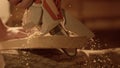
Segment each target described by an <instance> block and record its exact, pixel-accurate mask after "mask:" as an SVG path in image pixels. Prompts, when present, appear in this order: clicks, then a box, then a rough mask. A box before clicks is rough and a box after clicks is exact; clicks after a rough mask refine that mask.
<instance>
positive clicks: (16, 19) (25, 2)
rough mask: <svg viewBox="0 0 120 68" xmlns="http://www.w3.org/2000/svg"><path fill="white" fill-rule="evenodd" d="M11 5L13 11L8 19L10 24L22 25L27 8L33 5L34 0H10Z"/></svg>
mask: <svg viewBox="0 0 120 68" xmlns="http://www.w3.org/2000/svg"><path fill="white" fill-rule="evenodd" d="M9 1H10V4H11V6H12V7H13V9H12V11H11V16H10V18H9V20H8V21H7V23H6V24H7V25H8V26H16V24H17V25H18V26H20V25H21V22H22V18H23V15H24V12H25V10H26V9H27V8H29V7H30V6H31V4H32V3H33V0H22V1H21V0H9Z"/></svg>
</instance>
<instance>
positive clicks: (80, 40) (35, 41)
mask: <svg viewBox="0 0 120 68" xmlns="http://www.w3.org/2000/svg"><path fill="white" fill-rule="evenodd" d="M87 41H88V39H87V38H85V37H65V36H52V37H49V36H46V37H37V38H32V39H29V40H28V39H27V38H23V39H15V40H8V41H4V42H1V43H0V49H1V50H3V49H32V48H33V49H38V48H82V47H84V46H85V45H86V43H87Z"/></svg>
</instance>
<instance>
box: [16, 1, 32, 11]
mask: <svg viewBox="0 0 120 68" xmlns="http://www.w3.org/2000/svg"><path fill="white" fill-rule="evenodd" d="M32 3H33V0H23V1H22V2H20V3H19V4H18V5H17V6H16V7H17V8H23V9H27V8H29V7H30V6H31V5H32Z"/></svg>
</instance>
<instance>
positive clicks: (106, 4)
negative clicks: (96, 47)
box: [62, 0, 120, 47]
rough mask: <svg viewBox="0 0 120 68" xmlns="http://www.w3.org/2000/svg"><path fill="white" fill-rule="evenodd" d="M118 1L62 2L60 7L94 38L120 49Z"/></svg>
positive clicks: (119, 11) (70, 0)
mask: <svg viewBox="0 0 120 68" xmlns="http://www.w3.org/2000/svg"><path fill="white" fill-rule="evenodd" d="M119 6H120V0H64V1H63V2H62V7H63V8H64V9H65V10H66V11H68V12H70V13H71V14H72V15H73V16H74V17H76V18H77V19H79V20H80V21H82V22H83V23H84V24H85V25H86V26H87V27H88V28H90V29H91V30H92V31H93V32H94V33H95V34H96V37H99V39H100V40H101V41H103V42H105V43H107V44H108V45H109V47H120V7H119Z"/></svg>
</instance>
